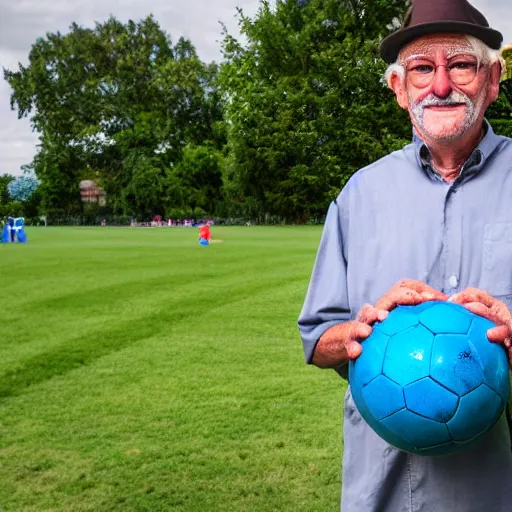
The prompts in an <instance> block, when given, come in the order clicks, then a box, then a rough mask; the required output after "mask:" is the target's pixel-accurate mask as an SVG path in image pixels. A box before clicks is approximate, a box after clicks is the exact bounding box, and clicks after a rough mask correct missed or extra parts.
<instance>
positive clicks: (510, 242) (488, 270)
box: [481, 223, 512, 302]
mask: <svg viewBox="0 0 512 512" xmlns="http://www.w3.org/2000/svg"><path fill="white" fill-rule="evenodd" d="M482 259H483V261H482V285H481V288H482V289H484V290H485V291H487V292H488V293H490V294H491V295H493V296H494V297H503V298H507V299H510V298H512V297H511V296H512V223H494V224H486V225H485V230H484V251H483V258H482ZM506 302H509V300H506Z"/></svg>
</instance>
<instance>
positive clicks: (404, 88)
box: [395, 35, 499, 141]
mask: <svg viewBox="0 0 512 512" xmlns="http://www.w3.org/2000/svg"><path fill="white" fill-rule="evenodd" d="M399 61H400V63H401V64H402V65H403V66H404V68H405V70H406V72H405V81H404V82H403V83H402V84H401V87H400V88H401V91H400V95H399V94H398V93H397V96H398V100H399V103H400V105H401V106H402V107H403V108H406V109H407V110H408V111H409V114H410V116H411V120H412V123H413V125H414V127H415V128H416V130H417V131H418V133H419V134H420V136H423V137H424V138H427V139H430V140H439V141H442V140H444V141H447V140H454V139H458V138H459V137H461V136H463V135H464V134H465V133H467V132H468V130H470V129H471V128H473V127H474V126H475V125H476V124H477V123H481V122H482V119H483V116H484V114H485V111H486V110H487V107H488V106H489V105H490V104H491V103H492V102H493V101H494V100H495V99H496V96H497V93H496V96H495V95H494V94H493V91H494V89H493V88H492V87H491V85H492V83H491V82H493V80H492V78H491V75H492V73H491V72H490V67H489V63H488V62H485V61H484V62H481V61H479V59H478V57H477V55H476V54H475V51H474V49H473V48H472V46H471V45H470V43H469V41H467V39H466V38H465V37H464V36H462V35H431V36H425V37H422V38H420V39H417V40H415V41H413V42H412V43H410V44H409V45H407V46H406V47H405V48H403V49H402V51H401V52H400V57H399ZM497 65H498V66H499V64H497ZM494 75H496V73H494ZM497 81H498V84H499V76H498V79H497ZM498 87H499V85H498ZM496 91H497V89H496ZM395 92H397V90H396V89H395Z"/></svg>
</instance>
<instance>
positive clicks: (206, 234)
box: [199, 224, 212, 245]
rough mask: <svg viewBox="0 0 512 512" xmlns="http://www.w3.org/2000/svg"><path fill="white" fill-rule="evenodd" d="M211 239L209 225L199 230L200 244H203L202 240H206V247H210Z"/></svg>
mask: <svg viewBox="0 0 512 512" xmlns="http://www.w3.org/2000/svg"><path fill="white" fill-rule="evenodd" d="M211 238H212V234H211V232H210V226H209V225H208V224H204V225H202V226H201V227H200V228H199V243H201V240H205V241H206V242H207V243H205V244H204V245H209V244H210V240H211Z"/></svg>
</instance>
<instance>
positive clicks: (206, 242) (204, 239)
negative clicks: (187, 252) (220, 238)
mask: <svg viewBox="0 0 512 512" xmlns="http://www.w3.org/2000/svg"><path fill="white" fill-rule="evenodd" d="M199 245H210V244H209V243H208V240H206V238H200V239H199Z"/></svg>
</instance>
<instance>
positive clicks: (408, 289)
mask: <svg viewBox="0 0 512 512" xmlns="http://www.w3.org/2000/svg"><path fill="white" fill-rule="evenodd" d="M447 299H448V296H447V295H445V294H444V293H442V292H440V291H438V290H435V289H434V288H432V287H431V286H429V285H428V284H425V283H422V282H421V281H415V280H414V279H402V280H401V281H398V283H396V284H395V285H394V286H393V287H392V288H391V289H390V290H389V291H388V292H387V293H386V294H385V295H384V296H383V297H382V298H380V299H379V300H378V301H377V303H376V304H375V307H376V308H377V309H383V310H386V311H391V310H392V309H394V308H395V307H396V306H415V305H416V304H421V303H422V302H427V301H430V300H447Z"/></svg>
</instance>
